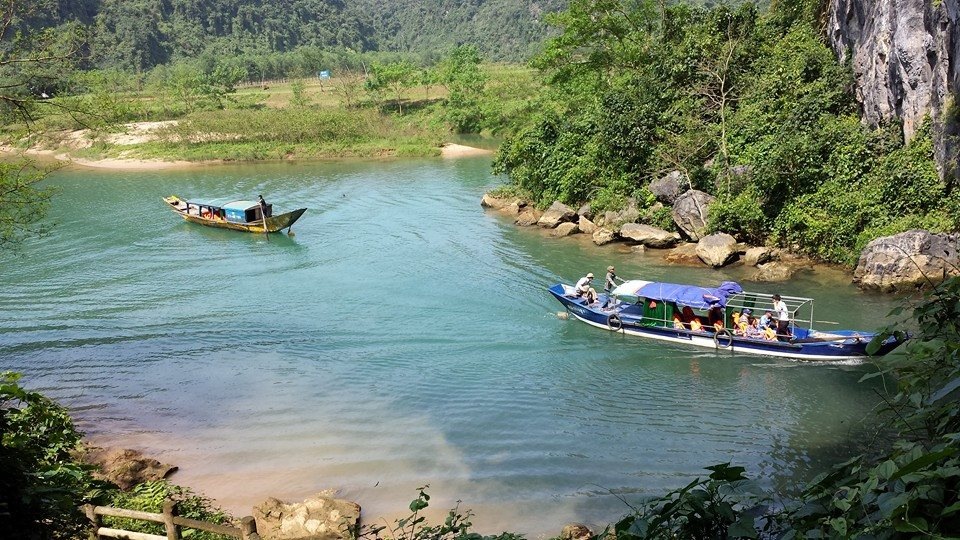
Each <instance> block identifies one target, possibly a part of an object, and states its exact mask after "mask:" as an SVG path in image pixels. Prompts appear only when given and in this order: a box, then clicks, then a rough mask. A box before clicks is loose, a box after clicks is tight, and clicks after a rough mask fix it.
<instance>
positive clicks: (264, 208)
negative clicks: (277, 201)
mask: <svg viewBox="0 0 960 540" xmlns="http://www.w3.org/2000/svg"><path fill="white" fill-rule="evenodd" d="M257 204H259V205H260V212H262V213H263V217H270V216H271V214H273V206H271V205H269V204H267V201H265V200H263V195H257Z"/></svg>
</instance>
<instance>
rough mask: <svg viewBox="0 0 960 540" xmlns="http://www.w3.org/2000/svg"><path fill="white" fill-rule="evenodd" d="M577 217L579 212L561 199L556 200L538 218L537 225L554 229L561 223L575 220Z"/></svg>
mask: <svg viewBox="0 0 960 540" xmlns="http://www.w3.org/2000/svg"><path fill="white" fill-rule="evenodd" d="M575 217H577V213H576V212H574V211H573V208H570V207H569V206H567V205H565V204H563V203H562V202H560V201H554V203H553V204H551V205H550V208H548V209H547V211H546V212H544V213H543V215H542V216H540V219H539V220H537V225H539V226H541V227H544V228H547V229H553V228H554V227H556V226H557V225H559V224H561V223H565V222H568V221H573V218H575Z"/></svg>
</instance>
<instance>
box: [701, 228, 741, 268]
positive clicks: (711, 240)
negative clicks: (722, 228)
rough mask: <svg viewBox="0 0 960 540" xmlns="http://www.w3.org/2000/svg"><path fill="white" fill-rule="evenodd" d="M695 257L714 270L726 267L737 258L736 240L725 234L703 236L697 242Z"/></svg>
mask: <svg viewBox="0 0 960 540" xmlns="http://www.w3.org/2000/svg"><path fill="white" fill-rule="evenodd" d="M697 256H698V257H700V260H701V261H703V262H704V263H705V264H708V265H710V266H712V267H714V268H720V267H721V266H726V265H727V264H730V263H731V262H733V261H734V260H736V258H737V239H736V238H734V237H732V236H730V235H729V234H727V233H716V234H711V235H710V236H705V237H703V238H701V239H700V241H699V242H697Z"/></svg>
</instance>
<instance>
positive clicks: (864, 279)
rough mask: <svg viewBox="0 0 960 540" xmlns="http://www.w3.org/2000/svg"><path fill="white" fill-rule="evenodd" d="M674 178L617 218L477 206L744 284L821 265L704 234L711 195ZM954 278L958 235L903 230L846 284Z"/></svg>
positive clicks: (523, 202) (508, 200)
mask: <svg viewBox="0 0 960 540" xmlns="http://www.w3.org/2000/svg"><path fill="white" fill-rule="evenodd" d="M675 176H677V175H672V174H671V175H667V176H666V177H664V178H661V179H659V180H655V181H654V182H652V183H651V184H650V186H649V189H650V191H651V192H652V193H653V194H654V195H655V196H656V197H657V199H658V202H657V203H656V204H655V205H654V206H653V207H651V208H649V209H646V210H644V211H641V210H640V209H639V208H638V207H637V204H636V201H634V200H632V199H631V200H628V202H627V205H626V207H625V208H623V209H621V210H620V211H619V212H611V211H607V212H604V213H602V214H600V213H595V212H593V211H592V209H591V208H590V205H589V204H585V205H583V206H581V207H579V208H578V209H574V208H572V207H570V206H568V205H566V204H563V203H562V202H560V201H555V202H554V203H553V204H552V205H550V207H549V208H547V209H546V210H540V209H538V208H537V207H536V205H534V204H533V203H532V202H531V201H529V200H527V199H524V198H522V197H514V196H507V197H498V196H496V195H494V194H492V193H485V194H484V195H483V198H482V199H481V201H480V205H481V206H482V207H483V208H485V209H489V210H492V211H496V212H499V213H501V214H503V215H505V216H508V217H509V218H511V219H513V222H514V223H515V224H516V225H518V226H521V227H541V228H544V229H548V230H550V234H551V235H552V236H555V237H568V236H572V235H576V234H585V235H589V236H590V238H591V240H592V242H593V243H594V244H596V245H597V246H603V245H606V244H610V243H613V242H620V243H624V244H627V245H629V246H631V250H633V251H636V252H642V251H645V250H647V249H653V250H665V251H666V252H667V253H666V254H665V256H664V260H665V261H666V262H668V263H671V264H678V265H686V266H707V267H712V268H722V267H725V266H729V265H734V264H742V265H746V266H750V267H755V268H756V273H755V274H753V276H752V278H751V279H752V280H753V281H758V282H783V281H788V280H789V279H791V278H792V277H793V276H794V275H796V274H797V273H798V272H800V271H804V270H810V269H812V268H813V267H814V266H815V265H821V264H824V263H819V262H815V261H813V260H811V259H809V258H807V257H804V256H802V255H798V254H795V253H791V252H789V251H787V250H783V249H780V248H775V247H769V246H751V245H747V244H744V243H741V242H738V241H737V239H736V238H734V237H733V236H731V235H729V234H727V233H723V232H719V233H712V234H707V216H708V210H709V207H710V204H711V203H712V202H713V201H714V200H715V199H714V197H713V196H711V195H709V194H707V193H704V192H702V191H697V190H693V189H691V190H689V191H686V192H684V193H680V187H679V181H678V179H677V178H676V177H675ZM667 205H669V207H668V206H667ZM668 208H669V212H670V217H671V218H672V221H673V224H674V225H675V227H676V229H677V231H679V232H674V231H667V230H665V229H661V228H659V227H655V226H653V225H651V224H650V223H649V222H651V221H653V219H654V216H655V215H656V213H658V212H663V211H665V210H666V209H668ZM846 271H847V272H849V271H850V270H849V269H846ZM955 275H960V233H941V234H935V233H931V232H929V231H924V230H910V231H906V232H902V233H899V234H895V235H893V236H886V237H881V238H877V239H875V240H873V241H872V242H870V243H869V244H868V245H867V246H866V247H865V248H864V250H863V251H862V252H861V254H860V257H859V260H858V262H857V264H856V266H855V267H854V268H853V270H852V275H851V279H852V281H853V283H855V284H856V285H857V286H858V287H860V288H861V289H863V290H870V291H879V292H903V291H909V290H917V289H924V288H929V287H932V286H934V285H936V284H937V283H940V282H941V281H943V280H945V279H947V278H948V277H950V276H955Z"/></svg>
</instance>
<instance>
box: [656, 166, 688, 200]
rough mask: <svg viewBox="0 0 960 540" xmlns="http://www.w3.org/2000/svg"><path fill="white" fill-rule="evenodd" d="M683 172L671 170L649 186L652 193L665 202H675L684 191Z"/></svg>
mask: <svg viewBox="0 0 960 540" xmlns="http://www.w3.org/2000/svg"><path fill="white" fill-rule="evenodd" d="M684 185H685V182H683V173H681V172H680V171H671V172H670V173H669V174H667V175H666V176H664V177H663V178H658V179H656V180H654V181H652V182H650V185H649V186H648V189H649V190H650V192H651V193H653V195H654V196H655V197H656V198H657V200H658V201H660V202H662V203H663V204H673V203H674V202H676V200H677V197H679V196H680V193H682V192H683V187H684Z"/></svg>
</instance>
